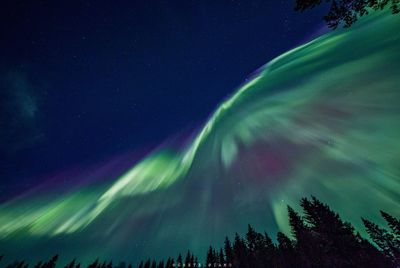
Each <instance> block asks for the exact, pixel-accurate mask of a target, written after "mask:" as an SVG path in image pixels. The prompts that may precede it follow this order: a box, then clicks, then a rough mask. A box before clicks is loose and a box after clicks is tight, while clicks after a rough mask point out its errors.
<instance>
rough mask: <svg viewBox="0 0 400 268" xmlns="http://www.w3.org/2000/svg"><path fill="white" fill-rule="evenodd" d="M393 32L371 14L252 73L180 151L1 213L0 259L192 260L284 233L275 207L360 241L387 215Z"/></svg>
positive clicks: (399, 22) (393, 200)
mask: <svg viewBox="0 0 400 268" xmlns="http://www.w3.org/2000/svg"><path fill="white" fill-rule="evenodd" d="M399 33H400V19H399V18H398V17H397V16H386V15H372V16H369V17H367V18H365V19H363V20H362V21H360V22H359V23H357V24H356V25H354V26H353V27H352V28H350V29H347V30H338V31H334V32H332V33H329V34H327V35H324V36H321V37H319V38H317V39H315V40H313V41H311V42H310V43H307V44H304V45H302V46H299V47H297V48H295V49H293V50H290V51H288V52H286V53H284V54H283V55H281V56H279V57H277V58H275V59H273V60H272V61H270V62H269V63H267V64H266V65H265V66H263V67H262V68H261V69H260V70H259V72H258V73H257V75H256V76H255V77H253V78H252V79H250V80H249V81H247V82H246V83H245V84H244V85H243V86H241V87H240V88H239V89H238V90H237V91H236V92H235V93H234V94H233V95H232V96H231V97H230V98H228V99H227V100H225V101H224V102H223V103H222V104H221V105H220V106H219V107H218V108H217V109H216V111H215V112H214V113H213V114H212V115H211V117H210V118H209V119H208V121H207V122H206V123H205V124H204V127H203V128H201V129H200V130H199V131H198V133H197V134H196V135H194V137H193V139H192V140H190V141H189V142H188V143H187V144H186V145H185V146H183V148H179V149H178V148H173V147H171V148H169V147H168V146H165V147H163V148H161V149H157V150H155V151H154V152H152V153H150V154H149V155H147V156H146V157H145V158H144V159H143V160H141V161H138V162H137V163H132V167H131V168H130V169H128V170H125V171H124V172H123V173H122V174H121V175H120V176H116V177H115V178H112V179H113V180H112V182H111V183H110V182H102V183H100V182H93V183H89V184H87V185H84V186H81V187H75V188H73V189H67V190H63V189H48V188H47V189H46V191H40V192H35V191H34V192H31V193H29V194H26V195H23V196H21V197H19V198H15V199H13V200H10V201H8V202H6V203H4V204H1V206H0V238H1V242H0V251H1V252H4V253H5V254H6V255H11V256H13V255H16V256H20V255H21V254H22V255H25V256H27V258H28V259H29V258H31V259H35V258H42V257H43V256H48V255H52V254H54V253H60V254H61V257H63V258H66V259H69V258H73V257H78V258H79V259H81V260H83V261H85V260H86V261H88V260H91V259H94V258H96V257H97V256H103V258H104V259H117V260H119V259H125V260H137V259H142V258H146V257H148V256H150V255H151V256H156V257H166V256H169V255H171V256H175V255H176V253H177V252H184V251H186V250H187V249H188V248H190V249H192V250H193V251H194V252H195V253H196V254H201V253H203V252H205V249H206V248H207V247H208V246H209V245H210V244H215V245H218V244H222V241H223V239H224V237H225V235H229V236H231V235H232V234H233V233H234V232H236V231H244V230H245V228H246V227H247V224H248V223H251V224H252V225H254V226H255V227H256V229H266V230H267V231H268V232H270V234H271V235H274V234H275V233H276V231H278V230H282V231H284V232H286V233H288V232H289V230H288V223H287V215H286V206H287V205H288V204H289V205H291V206H294V207H296V205H297V203H298V200H299V199H300V198H301V197H304V196H309V195H315V196H316V197H318V198H320V199H321V200H323V201H324V202H326V203H328V204H330V205H331V206H332V207H333V208H334V209H335V210H337V211H338V212H339V213H340V214H341V215H342V216H343V218H345V219H346V220H348V221H350V222H352V223H353V224H354V225H355V226H356V227H357V228H358V229H359V230H362V227H361V219H360V217H361V216H364V217H368V218H370V219H371V220H373V221H376V222H380V219H379V215H378V213H379V209H384V210H385V211H387V212H389V213H390V214H392V215H394V216H399V215H400V191H399V190H400V168H399V167H400V165H399V162H400V153H399V152H400V139H399V137H400V124H399V122H400V91H399V85H400V49H399V48H400V34H399ZM109 181H110V180H109ZM78 244H79V247H77V245H78ZM16 245H18V246H16Z"/></svg>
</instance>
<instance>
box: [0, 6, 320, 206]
mask: <svg viewBox="0 0 400 268" xmlns="http://www.w3.org/2000/svg"><path fill="white" fill-rule="evenodd" d="M293 5H294V3H293V2H292V1H157V2H155V1H113V2H112V3H111V2H109V1H81V2H80V3H73V4H72V3H66V2H65V3H62V2H60V1H3V2H2V7H1V9H0V25H1V26H0V36H1V42H0V48H1V49H0V53H1V54H0V82H1V84H0V86H1V87H0V90H1V91H0V92H1V93H0V97H1V99H0V100H1V103H0V105H1V106H0V107H1V108H0V109H1V110H0V124H1V125H0V130H1V132H0V158H1V159H2V160H1V162H0V163H1V167H0V169H1V181H2V182H1V185H0V190H1V191H2V197H1V199H3V200H4V199H8V198H9V197H11V196H14V195H15V194H17V193H19V192H22V191H24V190H27V189H30V188H32V187H34V186H36V185H38V184H39V183H40V182H41V181H42V180H44V178H46V177H47V176H48V175H50V174H54V173H57V172H59V171H62V170H68V169H70V168H74V167H82V166H88V165H91V164H95V163H98V162H101V161H104V160H107V159H108V158H110V157H112V156H114V155H118V154H123V153H129V152H138V154H139V155H140V156H141V155H142V154H144V153H146V152H147V151H148V150H151V149H153V148H154V147H156V146H157V145H159V144H160V143H162V142H164V141H165V140H167V139H169V138H171V137H172V138H178V139H179V138H180V137H187V136H188V135H189V134H191V133H192V131H194V130H195V129H197V128H199V126H200V125H201V124H202V123H204V122H205V121H206V120H207V118H208V117H209V115H210V114H211V112H212V111H213V110H214V109H215V108H216V107H217V105H218V104H219V103H220V102H221V101H222V100H224V99H226V98H227V97H228V96H230V95H231V94H232V92H233V91H234V89H235V88H237V87H238V86H239V85H240V84H242V83H243V82H245V79H246V77H248V75H250V74H251V73H252V72H253V71H255V70H256V69H257V68H259V67H260V66H261V65H263V64H264V63H265V62H267V61H268V60H271V59H272V58H273V57H275V56H278V55H279V54H281V53H283V52H285V51H287V50H288V49H290V48H293V47H295V46H297V45H299V44H301V43H303V42H304V41H305V40H309V39H310V38H311V37H313V36H315V35H316V34H317V33H319V32H320V31H321V29H323V21H322V19H321V17H322V12H323V10H320V9H319V10H314V11H312V12H310V13H307V14H297V13H295V12H294V11H293Z"/></svg>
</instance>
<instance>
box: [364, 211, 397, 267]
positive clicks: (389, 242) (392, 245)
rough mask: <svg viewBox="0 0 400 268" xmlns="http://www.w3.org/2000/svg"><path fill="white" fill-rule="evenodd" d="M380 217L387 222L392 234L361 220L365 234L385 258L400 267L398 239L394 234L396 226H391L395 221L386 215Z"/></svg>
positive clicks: (365, 220)
mask: <svg viewBox="0 0 400 268" xmlns="http://www.w3.org/2000/svg"><path fill="white" fill-rule="evenodd" d="M381 214H382V213H381ZM382 216H383V217H384V219H385V220H386V221H387V222H388V225H389V227H390V228H391V229H392V231H393V232H391V231H389V230H387V229H384V228H382V227H379V226H378V225H377V224H375V223H373V222H371V221H369V220H367V219H364V218H363V219H362V221H363V223H364V226H365V228H366V230H367V233H368V234H369V236H370V237H371V239H372V240H373V241H374V242H375V244H376V245H377V246H378V247H379V248H380V249H381V250H382V251H383V253H384V254H385V256H387V257H388V258H389V259H390V261H391V262H392V263H393V264H394V265H396V266H400V238H399V236H398V235H397V234H396V232H395V231H396V230H397V229H396V225H393V223H396V221H397V220H396V219H395V218H394V217H392V216H390V215H389V214H387V213H385V214H382ZM393 220H394V221H393ZM389 222H390V223H389ZM392 226H393V227H392Z"/></svg>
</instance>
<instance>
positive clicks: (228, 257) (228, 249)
mask: <svg viewBox="0 0 400 268" xmlns="http://www.w3.org/2000/svg"><path fill="white" fill-rule="evenodd" d="M224 251H225V261H226V262H227V263H232V262H233V249H232V245H231V241H229V238H228V237H225V242H224Z"/></svg>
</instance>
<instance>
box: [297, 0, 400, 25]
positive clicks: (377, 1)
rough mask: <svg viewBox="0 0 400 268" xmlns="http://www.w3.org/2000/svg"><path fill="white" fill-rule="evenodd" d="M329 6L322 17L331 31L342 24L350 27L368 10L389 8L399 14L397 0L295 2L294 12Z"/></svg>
mask: <svg viewBox="0 0 400 268" xmlns="http://www.w3.org/2000/svg"><path fill="white" fill-rule="evenodd" d="M322 3H324V4H330V8H329V11H328V13H327V14H326V15H325V16H324V19H325V22H326V24H327V25H328V26H329V27H330V28H333V29H336V28H337V27H338V26H339V25H341V24H343V27H345V28H346V27H350V26H351V25H353V24H354V23H355V22H356V21H357V20H358V18H359V17H361V16H364V15H368V13H369V10H371V9H372V10H382V9H384V8H385V7H387V6H389V7H390V9H391V11H392V13H393V14H398V13H400V1H399V0H340V1H339V0H325V1H323V0H322V1H321V0H296V4H295V8H294V9H295V10H296V11H300V12H303V11H306V10H310V9H313V8H314V7H316V6H319V5H321V4H322Z"/></svg>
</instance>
